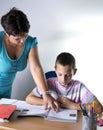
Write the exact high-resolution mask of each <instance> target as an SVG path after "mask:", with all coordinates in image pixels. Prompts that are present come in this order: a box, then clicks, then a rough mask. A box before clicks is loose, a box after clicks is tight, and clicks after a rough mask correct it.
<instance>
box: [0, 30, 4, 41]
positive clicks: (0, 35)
mask: <svg viewBox="0 0 103 130" xmlns="http://www.w3.org/2000/svg"><path fill="white" fill-rule="evenodd" d="M3 36H4V31H0V39H2V38H3Z"/></svg>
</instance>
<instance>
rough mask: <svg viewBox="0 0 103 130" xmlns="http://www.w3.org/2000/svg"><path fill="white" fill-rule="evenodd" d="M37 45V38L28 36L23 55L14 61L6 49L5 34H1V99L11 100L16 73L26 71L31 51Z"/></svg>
mask: <svg viewBox="0 0 103 130" xmlns="http://www.w3.org/2000/svg"><path fill="white" fill-rule="evenodd" d="M37 44H38V42H37V39H36V37H34V38H33V37H31V36H28V37H27V39H26V41H25V45H24V49H23V51H22V53H21V55H20V56H19V57H18V58H17V59H15V60H13V59H11V58H10V57H9V56H8V53H7V51H6V48H5V44H4V32H3V31H1V32H0V97H2V98H10V96H11V91H12V84H13V81H14V78H15V76H16V73H17V72H18V71H22V70H24V69H25V67H26V66H27V61H28V54H29V52H30V49H31V48H34V47H35V46H37Z"/></svg>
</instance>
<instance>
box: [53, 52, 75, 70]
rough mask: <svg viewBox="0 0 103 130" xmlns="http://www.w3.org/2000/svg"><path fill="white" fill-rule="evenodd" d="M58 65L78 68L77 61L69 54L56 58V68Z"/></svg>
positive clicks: (62, 54) (64, 53)
mask: <svg viewBox="0 0 103 130" xmlns="http://www.w3.org/2000/svg"><path fill="white" fill-rule="evenodd" d="M57 63H59V64H61V65H63V66H65V65H70V66H71V67H72V68H73V69H74V68H75V67H76V61H75V58H74V56H73V55H72V54H70V53H68V52H62V53H60V54H59V55H58V56H57V58H56V61H55V66H56V65H57Z"/></svg>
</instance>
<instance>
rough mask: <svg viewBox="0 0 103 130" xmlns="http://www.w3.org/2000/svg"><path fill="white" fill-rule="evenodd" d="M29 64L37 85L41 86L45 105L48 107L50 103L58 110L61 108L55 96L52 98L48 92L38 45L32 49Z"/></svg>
mask: <svg viewBox="0 0 103 130" xmlns="http://www.w3.org/2000/svg"><path fill="white" fill-rule="evenodd" d="M29 65H30V71H31V74H32V76H33V79H34V80H35V82H36V85H37V86H38V87H39V89H40V90H41V92H42V94H43V100H44V102H45V107H46V108H48V105H49V106H50V107H51V108H52V109H54V110H55V111H56V110H58V109H59V105H58V102H57V101H56V100H55V99H54V98H52V97H51V96H50V95H49V94H47V93H46V91H48V86H47V84H46V81H45V77H44V73H43V69H42V67H41V64H40V61H39V56H38V48H37V46H36V47H34V48H32V49H31V50H30V53H29Z"/></svg>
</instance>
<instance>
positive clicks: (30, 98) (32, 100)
mask: <svg viewBox="0 0 103 130" xmlns="http://www.w3.org/2000/svg"><path fill="white" fill-rule="evenodd" d="M25 100H26V102H27V103H29V104H31V105H44V101H43V98H41V97H37V96H36V95H34V93H33V92H31V93H30V94H28V95H27V97H26V99H25Z"/></svg>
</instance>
